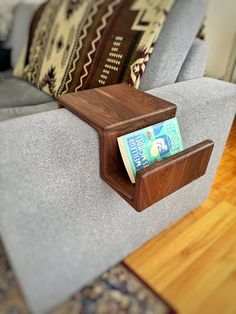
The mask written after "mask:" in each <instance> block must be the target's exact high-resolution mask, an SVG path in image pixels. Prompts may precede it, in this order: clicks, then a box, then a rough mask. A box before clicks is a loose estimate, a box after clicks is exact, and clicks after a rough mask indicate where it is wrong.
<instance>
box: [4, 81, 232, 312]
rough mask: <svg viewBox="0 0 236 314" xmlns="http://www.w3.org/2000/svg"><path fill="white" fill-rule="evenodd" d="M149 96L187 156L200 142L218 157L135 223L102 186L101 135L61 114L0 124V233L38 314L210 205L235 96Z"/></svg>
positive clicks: (186, 88) (190, 88) (196, 87)
mask: <svg viewBox="0 0 236 314" xmlns="http://www.w3.org/2000/svg"><path fill="white" fill-rule="evenodd" d="M150 94H154V95H156V96H159V97H161V98H164V99H166V100H169V101H171V102H174V103H176V104H177V107H178V111H177V113H178V120H179V124H180V128H181V131H182V137H183V141H184V144H185V146H186V147H188V146H190V145H193V144H196V143H197V142H200V141H202V140H205V139H206V138H210V139H212V140H213V141H215V147H214V150H213V154H212V157H211V161H210V164H209V167H208V170H207V174H206V175H205V176H203V177H202V178H200V179H198V180H196V181H194V182H193V183H191V184H190V185H187V186H185V187H184V188H182V189H180V190H179V191H178V192H176V193H174V194H172V195H170V196H169V197H167V198H165V199H164V200H162V201H161V202H159V203H157V204H156V205H154V206H152V207H150V208H148V209H147V210H145V211H144V212H142V213H137V212H135V211H134V210H133V209H132V208H131V207H130V206H129V205H128V204H127V203H126V202H125V201H124V200H123V199H122V198H121V197H120V196H119V195H118V194H117V193H115V192H114V191H113V190H112V189H111V188H110V187H109V186H108V185H107V184H106V183H105V182H104V181H102V180H101V178H100V175H99V139H98V134H97V132H96V131H95V130H94V129H92V128H91V127H90V126H89V125H88V124H86V123H85V122H84V121H82V120H80V119H79V118H77V117H76V116H75V115H73V114H72V113H70V112H69V111H67V110H66V109H60V110H55V111H50V112H47V113H40V114H36V115H31V116H27V117H23V118H19V119H15V120H11V121H6V122H2V123H0V200H1V202H0V232H1V236H2V239H3V241H4V245H5V248H6V249H7V252H8V254H9V256H10V260H11V262H12V265H13V268H14V270H15V272H16V274H17V278H18V279H19V281H20V283H21V287H22V288H23V291H24V294H25V296H26V297H27V300H28V302H29V304H30V306H31V308H32V309H33V310H34V311H35V313H37V314H40V313H42V312H47V311H48V310H49V309H50V308H52V307H53V306H55V305H56V304H57V303H59V302H62V301H64V300H65V299H66V298H67V297H68V296H69V295H70V294H71V293H73V292H75V291H76V290H77V289H78V288H80V287H82V286H83V285H84V284H86V283H87V282H89V281H90V280H92V279H93V278H94V277H96V276H98V275H99V274H100V273H101V272H103V271H105V270H106V269H107V268H108V267H110V266H111V265H113V264H115V263H117V262H118V261H120V260H122V259H123V258H124V257H125V256H126V255H127V254H129V253H131V252H132V251H133V250H135V249H137V248H138V247H139V246H140V245H142V244H144V242H146V241H147V240H148V239H150V238H151V237H153V236H154V235H156V234H157V233H158V232H160V231H161V230H162V229H163V228H165V227H167V226H168V225H169V224H170V223H173V222H174V221H176V220H177V219H178V218H180V217H182V216H183V215H185V214H186V213H187V212H188V211H189V210H191V209H192V208H194V207H196V206H197V205H199V204H200V203H201V202H202V201H203V200H204V199H205V198H206V197H207V194H208V191H209V189H210V185H211V182H212V180H213V177H214V174H215V171H216V168H217V165H218V162H219V160H220V157H221V153H222V151H223V147H224V144H225V141H226V138H227V135H228V132H229V129H230V124H231V122H232V120H233V117H234V113H235V109H236V108H235V97H236V86H235V85H233V84H229V83H225V82H221V81H217V80H213V79H206V78H202V79H197V80H192V81H187V82H183V83H177V84H172V85H169V86H165V87H162V88H158V89H155V90H152V91H150ZM222 103H223V104H224V106H222ZM193 113H194V114H193ZM219 125H220V127H219Z"/></svg>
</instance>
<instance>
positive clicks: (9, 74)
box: [0, 70, 13, 84]
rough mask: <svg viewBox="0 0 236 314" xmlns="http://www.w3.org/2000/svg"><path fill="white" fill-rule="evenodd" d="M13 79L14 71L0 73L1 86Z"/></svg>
mask: <svg viewBox="0 0 236 314" xmlns="http://www.w3.org/2000/svg"><path fill="white" fill-rule="evenodd" d="M12 77H13V74H12V70H6V71H2V72H0V84H1V82H2V81H3V80H6V79H9V78H12Z"/></svg>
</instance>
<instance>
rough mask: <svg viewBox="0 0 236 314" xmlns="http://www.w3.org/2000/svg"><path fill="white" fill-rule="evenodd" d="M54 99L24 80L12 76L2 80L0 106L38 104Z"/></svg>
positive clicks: (0, 84)
mask: <svg viewBox="0 0 236 314" xmlns="http://www.w3.org/2000/svg"><path fill="white" fill-rule="evenodd" d="M53 100H54V99H53V98H52V97H51V96H49V95H47V94H45V93H44V92H42V91H41V90H39V89H37V88H36V87H34V86H32V85H30V84H29V83H27V82H25V81H23V80H19V79H16V78H11V79H6V80H3V81H1V82H0V108H9V107H19V106H30V105H38V104H43V103H47V102H51V101H53Z"/></svg>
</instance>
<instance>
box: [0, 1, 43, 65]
mask: <svg viewBox="0 0 236 314" xmlns="http://www.w3.org/2000/svg"><path fill="white" fill-rule="evenodd" d="M40 2H43V1H32V0H31V1H27V2H22V3H20V4H19V5H18V6H17V8H16V10H15V14H14V23H13V27H12V31H11V33H10V36H9V39H8V41H7V42H6V43H5V47H9V48H12V53H11V65H12V67H14V66H15V65H16V63H17V60H18V58H19V56H20V53H21V50H22V48H23V46H24V44H25V42H26V40H27V38H28V32H29V27H30V23H31V20H32V17H33V15H34V12H35V11H36V10H37V8H38V6H39V5H40Z"/></svg>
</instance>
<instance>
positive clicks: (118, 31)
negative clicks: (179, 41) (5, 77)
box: [14, 0, 174, 97]
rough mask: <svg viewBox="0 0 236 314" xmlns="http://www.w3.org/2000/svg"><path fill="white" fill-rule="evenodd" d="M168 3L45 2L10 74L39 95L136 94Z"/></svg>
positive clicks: (118, 0)
mask: <svg viewBox="0 0 236 314" xmlns="http://www.w3.org/2000/svg"><path fill="white" fill-rule="evenodd" d="M173 3H174V0H149V1H146V0H49V1H48V2H47V3H46V4H43V5H42V6H41V7H40V8H39V9H38V11H37V12H36V14H35V16H34V18H33V21H32V24H31V27H30V32H29V38H28V43H27V45H25V48H24V50H23V51H22V54H21V57H20V59H19V61H18V64H17V66H16V68H15V70H14V74H15V76H17V77H20V78H23V79H25V80H27V81H29V82H30V83H31V84H33V85H35V86H36V87H38V88H40V89H41V90H43V91H44V92H45V93H48V94H50V95H53V96H55V97H57V96H58V95H60V94H64V93H68V92H74V91H76V92H77V91H80V90H84V89H90V88H95V87H101V86H105V85H112V84H117V83H122V82H126V83H128V84H129V85H130V86H134V87H136V88H138V86H139V83H140V79H141V76H142V74H143V72H144V70H145V67H146V64H147V62H148V60H149V58H150V55H151V53H152V51H153V46H154V44H155V42H156V40H157V38H158V36H159V34H160V31H161V29H162V26H163V24H164V22H165V20H166V16H167V14H168V12H169V11H170V9H171V7H172V5H173Z"/></svg>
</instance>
